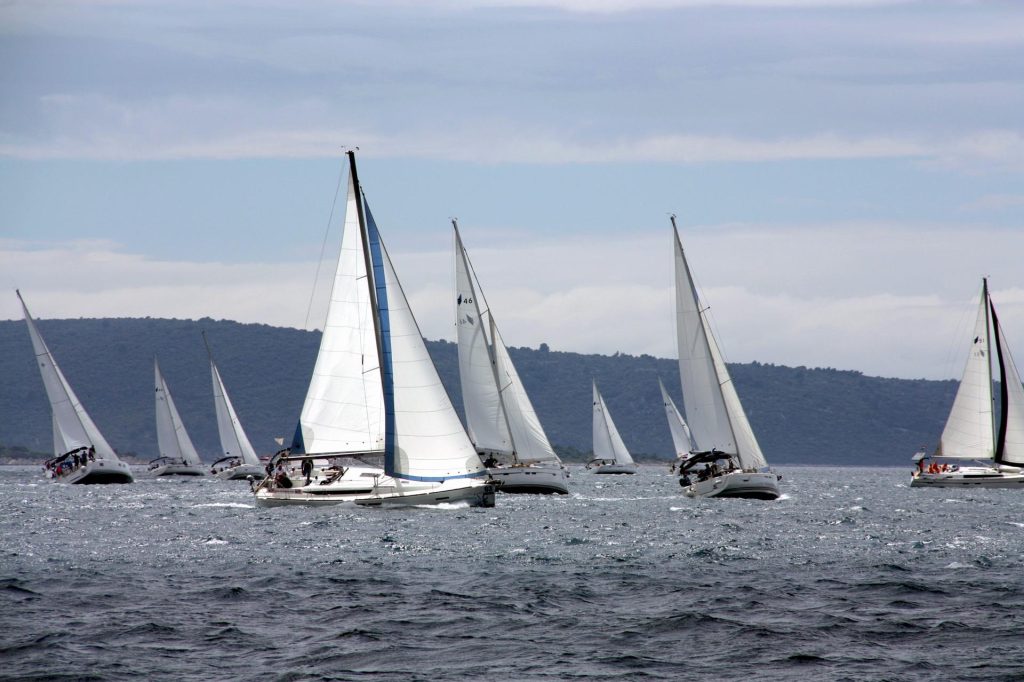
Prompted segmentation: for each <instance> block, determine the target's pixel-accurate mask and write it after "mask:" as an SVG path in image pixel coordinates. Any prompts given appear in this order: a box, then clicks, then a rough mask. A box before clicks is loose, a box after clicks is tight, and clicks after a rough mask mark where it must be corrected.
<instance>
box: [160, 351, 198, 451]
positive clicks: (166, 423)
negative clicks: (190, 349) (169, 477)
mask: <svg viewBox="0 0 1024 682" xmlns="http://www.w3.org/2000/svg"><path fill="white" fill-rule="evenodd" d="M153 373H154V377H155V383H156V442H157V446H158V447H159V448H160V456H161V457H170V458H171V459H178V460H181V461H183V462H185V464H188V465H189V466H201V465H202V463H203V462H202V460H201V459H199V453H197V452H196V448H195V446H194V445H192V439H191V438H189V437H188V432H187V431H185V425H184V424H183V423H182V421H181V415H180V414H178V408H177V407H175V406H174V399H173V398H171V392H170V391H169V390H168V389H167V382H166V381H165V380H164V376H163V374H161V373H160V365H159V363H157V361H156V360H155V359H154V360H153Z"/></svg>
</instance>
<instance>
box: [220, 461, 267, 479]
mask: <svg viewBox="0 0 1024 682" xmlns="http://www.w3.org/2000/svg"><path fill="white" fill-rule="evenodd" d="M266 474H267V472H266V471H265V470H264V469H263V465H261V464H239V465H238V466H235V467H229V468H227V469H221V470H219V471H217V472H215V473H214V474H213V475H214V476H216V477H217V478H219V479H221V480H222V481H238V480H245V479H247V478H249V477H250V476H252V477H253V478H255V479H256V480H260V479H261V478H263V477H264V476H266Z"/></svg>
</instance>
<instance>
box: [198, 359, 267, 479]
mask: <svg viewBox="0 0 1024 682" xmlns="http://www.w3.org/2000/svg"><path fill="white" fill-rule="evenodd" d="M210 375H211V376H212V378H213V404H214V408H215V409H216V412H217V432H218V433H219V434H220V448H221V456H222V457H240V458H241V459H242V461H243V462H244V463H245V464H255V465H258V464H259V463H260V458H259V456H257V455H256V451H255V450H254V449H253V447H252V444H251V443H250V442H249V437H248V436H247V435H246V434H245V430H244V429H243V428H242V424H241V422H239V421H238V415H237V414H235V408H234V406H233V405H232V404H231V399H230V398H229V397H228V392H227V389H226V388H224V380H223V379H221V376H220V371H218V370H217V365H216V364H215V363H214V362H213V357H210Z"/></svg>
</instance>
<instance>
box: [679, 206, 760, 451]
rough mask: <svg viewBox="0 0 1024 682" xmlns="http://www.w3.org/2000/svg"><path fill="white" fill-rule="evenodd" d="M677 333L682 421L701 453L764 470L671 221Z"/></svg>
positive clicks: (754, 439) (752, 435)
mask: <svg viewBox="0 0 1024 682" xmlns="http://www.w3.org/2000/svg"><path fill="white" fill-rule="evenodd" d="M672 233H673V236H674V237H675V264H676V267H675V271H676V331H677V335H678V343H679V375H680V380H681V381H682V384H683V398H684V404H685V407H686V418H687V421H688V422H689V425H690V429H691V433H692V435H693V438H694V441H695V444H696V445H697V448H698V449H699V450H702V451H703V450H712V449H715V450H720V451H722V452H726V453H729V454H734V455H736V456H737V457H738V458H739V461H740V466H741V467H743V468H744V469H759V468H761V467H765V466H767V462H766V461H765V457H764V454H763V453H762V452H761V447H760V445H758V442H757V438H756V437H755V436H754V432H753V429H751V428H750V423H749V421H748V420H747V415H746V412H744V410H743V405H742V404H741V403H740V399H739V395H737V393H736V388H735V386H733V383H732V378H731V377H730V376H729V370H728V369H727V368H726V365H725V361H724V360H723V358H722V354H721V351H720V350H719V348H718V343H717V342H716V341H715V337H714V334H712V332H711V327H710V326H709V325H708V321H707V316H706V315H705V314H704V310H703V309H702V308H701V305H700V301H699V299H698V297H697V290H696V288H695V287H694V284H693V277H692V275H691V274H690V267H689V264H688V263H687V262H686V255H685V254H684V253H683V245H682V242H680V241H679V233H678V232H677V231H676V230H675V227H674V222H673V230H672Z"/></svg>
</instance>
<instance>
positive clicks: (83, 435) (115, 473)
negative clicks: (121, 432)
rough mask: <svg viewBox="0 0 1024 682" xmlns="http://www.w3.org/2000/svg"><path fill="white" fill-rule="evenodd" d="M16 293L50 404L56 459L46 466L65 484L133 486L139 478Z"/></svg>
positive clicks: (50, 472) (52, 459)
mask: <svg viewBox="0 0 1024 682" xmlns="http://www.w3.org/2000/svg"><path fill="white" fill-rule="evenodd" d="M15 293H17V294H18V300H19V301H21V308H22V310H23V311H24V313H25V322H26V323H27V324H28V333H29V336H30V337H31V339H32V348H33V350H34V351H35V355H36V362H37V363H38V364H39V373H40V374H41V375H42V378H43V386H44V387H45V388H46V397H47V398H48V399H49V401H50V410H51V422H52V426H53V453H54V456H53V457H52V458H51V459H48V460H47V461H46V462H45V464H44V466H45V468H46V472H47V475H48V476H50V477H51V478H52V479H53V480H55V481H60V482H62V483H83V484H88V483H131V482H132V481H134V480H135V479H134V477H133V476H132V472H131V469H130V468H129V467H128V464H127V463H126V462H122V461H121V460H120V459H118V457H117V454H116V453H115V452H114V449H113V448H112V447H110V445H109V444H108V443H107V440H106V439H105V438H104V437H103V434H101V433H100V431H99V429H97V428H96V424H94V423H93V421H92V419H91V418H90V417H89V414H88V413H87V412H86V411H85V407H83V406H82V403H80V402H79V401H78V397H77V396H76V395H75V392H74V391H73V390H71V386H70V385H69V384H68V382H67V379H65V378H64V373H63V372H61V371H60V368H59V367H58V366H57V361H56V360H54V358H53V354H51V353H50V349H49V348H47V347H46V342H45V341H43V337H42V335H40V333H39V329H38V328H37V327H36V323H35V320H33V319H32V316H31V315H30V314H29V312H28V306H26V305H25V300H24V299H23V298H22V297H21V292H20V291H16V292H15Z"/></svg>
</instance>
